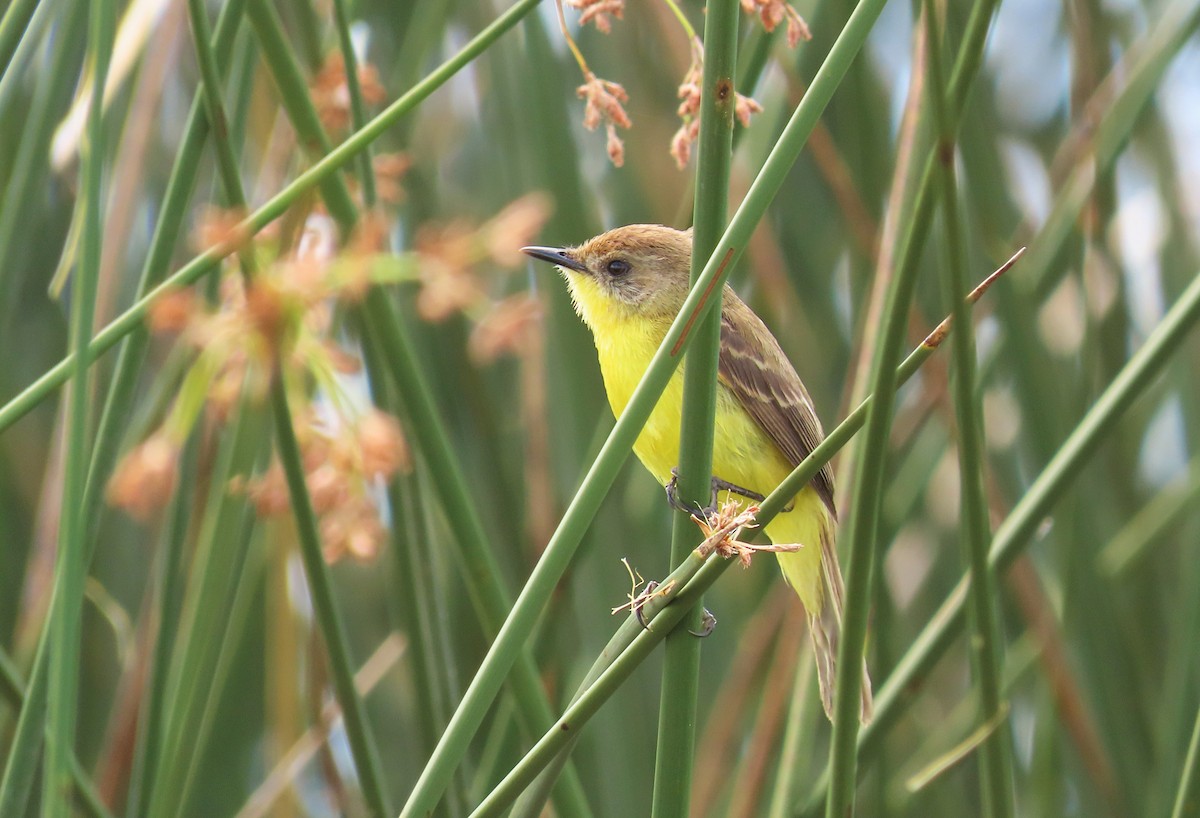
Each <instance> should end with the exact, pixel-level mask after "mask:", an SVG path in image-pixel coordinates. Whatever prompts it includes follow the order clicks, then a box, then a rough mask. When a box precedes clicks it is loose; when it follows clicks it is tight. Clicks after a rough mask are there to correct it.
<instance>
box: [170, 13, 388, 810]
mask: <svg viewBox="0 0 1200 818" xmlns="http://www.w3.org/2000/svg"><path fill="white" fill-rule="evenodd" d="M262 7H263V6H262V5H261V4H259V3H252V6H251V9H252V10H254V11H257V10H259V9H260V8H262ZM188 11H189V14H190V17H191V22H192V27H193V31H194V37H193V40H194V41H195V44H196V52H197V57H198V60H199V63H200V68H201V76H202V78H203V91H204V99H205V109H206V110H207V111H208V115H209V125H210V127H211V128H212V132H213V144H214V146H215V147H216V149H217V157H218V167H219V168H220V170H221V177H222V183H223V185H224V188H225V197H226V199H227V200H228V201H229V203H230V205H232V206H233V207H235V208H238V209H239V210H241V209H244V208H245V207H246V194H245V191H244V190H243V189H242V182H241V178H240V176H239V175H238V171H237V157H236V156H235V155H234V150H233V146H232V145H231V144H230V142H229V129H228V125H227V120H226V118H225V111H224V106H223V104H222V102H221V97H220V87H219V85H218V79H217V69H216V60H215V57H214V55H213V52H212V49H211V48H210V46H209V41H210V36H209V30H208V19H207V17H206V14H205V11H204V7H203V5H202V3H201V0H188ZM254 19H255V28H256V29H257V30H259V31H260V33H261V29H262V26H261V25H260V23H259V19H258V17H257V16H255V18H254ZM328 191H329V188H327V189H326V192H328ZM242 259H243V264H244V265H245V272H246V276H247V278H250V277H251V276H252V275H253V273H254V268H253V266H252V265H253V253H252V252H250V251H247V252H245V253H242ZM271 391H272V404H271V405H272V410H273V414H274V421H275V430H276V438H277V441H278V449H279V455H280V460H281V461H282V463H283V468H284V473H285V475H286V477H287V480H288V490H289V493H290V495H291V498H292V508H293V511H294V514H295V518H296V528H297V531H298V532H299V535H300V553H301V557H302V559H303V563H304V569H305V575H306V577H307V579H308V586H309V591H310V593H311V594H312V597H313V609H314V613H315V616H316V620H317V623H318V624H319V626H320V628H321V634H322V636H323V637H324V639H325V646H326V649H327V650H328V652H329V663H330V666H331V667H330V669H331V672H332V676H333V682H334V685H333V686H334V691H335V693H336V695H337V700H338V704H339V705H341V708H342V713H343V716H344V723H345V727H346V736H347V738H348V739H349V743H350V752H351V756H352V758H353V760H354V767H355V770H356V771H357V773H358V779H359V783H360V786H361V788H362V792H363V795H364V797H365V798H366V801H367V803H368V804H369V805H370V808H371V811H372V812H373V813H374V814H375V815H377V816H386V815H389V814H390V813H391V808H390V806H389V805H388V803H387V792H386V789H385V787H384V784H383V774H382V765H381V762H380V760H379V751H378V750H377V748H376V746H375V742H374V740H373V739H372V737H371V733H370V731H369V730H368V728H367V719H366V713H365V708H364V706H363V702H362V698H361V697H360V696H359V694H358V690H357V688H355V686H354V670H353V668H352V666H351V664H350V650H349V646H348V644H347V640H346V634H345V627H344V625H343V624H342V619H341V614H340V612H339V611H338V608H337V604H336V602H335V601H334V597H333V582H332V579H331V577H330V575H329V566H328V565H327V564H326V563H325V558H324V556H323V554H322V552H321V543H320V537H319V535H318V533H317V522H316V518H315V516H314V513H313V510H312V501H311V500H310V498H309V496H308V487H307V486H306V484H305V482H304V468H303V464H302V463H301V462H300V455H299V448H298V446H297V444H296V435H295V430H294V429H293V428H292V416H291V413H290V412H289V411H288V405H287V395H286V393H285V391H284V383H283V373H282V368H281V367H280V366H278V365H277V366H276V371H275V375H274V378H273V380H272V387H271Z"/></svg>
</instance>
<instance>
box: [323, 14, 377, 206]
mask: <svg viewBox="0 0 1200 818" xmlns="http://www.w3.org/2000/svg"><path fill="white" fill-rule="evenodd" d="M333 24H334V28H335V29H336V30H337V35H338V47H339V48H340V49H341V51H342V65H344V66H345V68H346V88H347V89H348V90H349V91H350V123H351V124H352V125H353V126H354V130H356V131H357V130H359V129H360V128H362V126H363V125H365V124H367V106H366V103H364V102H363V95H362V83H360V82H359V81H358V55H356V54H355V53H354V41H353V40H352V39H351V38H350V14H349V12H348V11H347V9H346V0H333ZM358 180H359V184H361V185H362V197H363V203H364V204H365V205H366V206H367V208H368V209H369V208H372V207H374V206H375V168H374V167H373V166H372V164H371V146H370V145H368V146H366V147H365V148H363V150H362V153H360V154H359V156H358Z"/></svg>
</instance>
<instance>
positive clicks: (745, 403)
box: [717, 291, 837, 518]
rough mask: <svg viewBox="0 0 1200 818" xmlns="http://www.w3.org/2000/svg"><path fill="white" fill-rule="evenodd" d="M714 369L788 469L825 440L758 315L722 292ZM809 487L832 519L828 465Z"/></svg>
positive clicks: (787, 363) (810, 406)
mask: <svg viewBox="0 0 1200 818" xmlns="http://www.w3.org/2000/svg"><path fill="white" fill-rule="evenodd" d="M717 371H718V375H719V377H720V379H721V381H722V383H724V384H725V386H726V387H727V388H728V389H729V390H730V391H731V392H733V394H734V395H735V396H736V397H737V399H738V402H739V403H741V405H742V408H743V409H745V410H746V412H747V413H749V415H750V417H752V418H754V422H755V423H757V424H758V425H759V427H760V428H762V430H763V431H764V432H766V433H767V436H768V437H770V438H771V441H772V442H773V443H774V444H775V445H776V446H777V447H778V448H779V451H781V452H782V453H783V455H784V457H786V458H787V461H788V462H789V463H790V464H791V465H792V467H793V468H795V467H796V466H797V465H799V463H800V462H801V461H802V460H804V458H806V457H808V455H809V454H810V453H811V452H812V450H813V449H814V448H816V446H817V444H818V443H820V442H821V441H822V440H823V439H824V437H825V433H824V432H823V431H822V430H821V422H820V420H818V419H817V413H816V410H815V409H814V408H813V404H812V398H810V397H809V396H808V390H806V389H805V388H804V384H803V383H802V382H801V381H800V376H799V375H797V374H796V370H795V369H794V368H793V367H792V364H791V362H790V361H789V360H788V359H787V356H786V355H784V354H783V350H782V349H780V347H779V343H778V342H777V341H776V340H775V337H774V336H773V335H771V333H770V331H769V330H767V328H766V326H765V325H764V324H763V322H762V321H761V320H760V319H759V317H758V316H757V315H755V314H754V312H753V311H752V310H751V309H750V308H749V307H747V306H746V305H745V304H744V303H742V301H741V300H740V299H738V298H737V296H736V295H734V294H733V293H732V292H731V291H726V294H725V305H724V308H723V309H722V311H721V354H720V360H719V363H718V370H717ZM810 485H811V486H812V487H813V488H814V489H815V490H816V492H817V495H818V496H819V497H820V498H821V500H822V501H824V503H825V505H826V507H827V508H828V509H829V512H830V514H832V515H834V517H835V518H836V516H837V509H836V508H835V507H834V503H833V471H832V469H830V468H829V464H828V463H826V464H825V465H824V466H822V467H821V470H820V471H819V472H817V474H816V476H815V477H813V479H812V483H811V484H810Z"/></svg>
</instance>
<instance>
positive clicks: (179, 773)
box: [143, 401, 268, 816]
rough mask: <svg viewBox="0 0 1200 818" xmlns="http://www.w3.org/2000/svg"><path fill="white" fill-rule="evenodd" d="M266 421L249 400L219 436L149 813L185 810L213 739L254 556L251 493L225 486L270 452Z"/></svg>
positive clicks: (168, 683)
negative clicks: (212, 720) (227, 645)
mask: <svg viewBox="0 0 1200 818" xmlns="http://www.w3.org/2000/svg"><path fill="white" fill-rule="evenodd" d="M265 424H266V417H265V412H264V411H262V410H261V409H259V408H257V407H254V406H252V405H250V404H249V403H248V402H246V401H243V403H242V404H241V405H240V406H238V407H237V408H236V410H235V414H234V420H233V421H232V422H231V423H228V424H227V425H226V427H225V429H224V434H223V435H222V436H221V438H220V447H219V449H218V452H217V455H216V458H215V465H214V466H213V468H212V471H211V477H210V479H209V485H208V497H207V501H206V505H205V509H204V513H203V516H202V518H201V521H200V524H199V528H198V534H197V536H196V538H195V542H196V549H195V553H194V555H193V556H192V558H191V564H190V566H189V567H190V571H189V573H188V585H187V590H186V592H185V594H184V598H183V607H182V609H181V611H180V615H179V627H178V628H177V629H176V630H175V632H174V633H172V634H171V635H170V638H171V639H172V643H173V644H172V651H171V665H170V668H169V671H168V674H167V678H166V680H165V691H166V692H165V697H164V702H165V703H164V705H163V708H162V717H163V724H162V730H161V734H160V742H161V744H160V747H161V752H160V753H159V754H158V756H157V757H156V759H155V765H154V767H155V769H154V776H153V777H152V778H150V779H148V780H147V785H148V786H149V788H150V790H151V791H150V793H149V796H148V804H149V807H148V808H147V810H146V811H145V812H144V813H143V814H144V815H149V816H167V815H177V814H179V812H180V810H182V809H183V805H182V804H181V803H180V801H179V799H180V796H181V794H182V791H183V788H184V783H185V781H186V779H187V773H188V768H189V766H190V764H191V763H192V758H193V756H195V755H197V754H198V753H200V752H201V751H202V750H203V748H204V746H205V744H206V743H207V741H208V735H207V734H205V733H204V731H203V730H202V729H201V728H202V726H203V724H204V721H203V717H204V708H205V705H206V702H207V695H208V691H209V689H210V687H211V686H212V682H213V680H214V679H215V678H216V670H215V669H216V667H217V665H218V662H219V653H220V648H221V645H222V644H223V643H224V642H225V641H226V639H225V636H226V634H227V633H228V632H229V619H230V609H231V606H232V602H233V600H234V598H235V596H236V592H237V587H238V577H239V575H240V573H241V571H242V567H243V566H244V565H245V564H246V561H247V549H248V547H249V537H248V531H247V525H248V521H249V520H250V519H251V515H252V514H253V513H254V512H253V510H252V509H250V508H249V507H248V500H247V499H246V498H245V497H244V496H241V495H232V494H230V493H229V492H228V491H227V490H226V487H227V486H228V485H229V481H230V480H232V479H234V478H235V477H238V476H241V477H243V478H245V477H248V476H249V475H250V474H252V473H253V471H254V470H255V468H256V466H257V465H258V464H260V463H261V461H262V460H263V459H264V455H265V454H266V451H267V447H266V446H265V445H264V444H265V442H266V440H267V434H268V430H267V429H266V428H265Z"/></svg>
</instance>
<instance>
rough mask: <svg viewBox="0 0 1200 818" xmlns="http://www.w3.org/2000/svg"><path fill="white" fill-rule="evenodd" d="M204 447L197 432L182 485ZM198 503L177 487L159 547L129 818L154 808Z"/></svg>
mask: <svg viewBox="0 0 1200 818" xmlns="http://www.w3.org/2000/svg"><path fill="white" fill-rule="evenodd" d="M199 449H200V444H199V440H198V436H196V435H193V436H192V439H191V440H190V441H188V443H187V445H186V446H185V447H184V450H183V455H182V456H181V457H180V463H179V474H180V475H181V477H182V479H181V480H180V484H181V485H187V483H188V482H189V481H188V477H187V476H190V475H193V474H195V472H196V467H197V463H198V460H199ZM194 502H195V498H194V497H193V492H191V491H188V490H185V489H180V490H177V491H176V492H175V497H174V498H172V500H171V507H170V512H169V514H168V517H167V519H168V523H167V525H166V527H165V533H164V535H163V539H162V544H161V547H160V548H159V551H158V559H159V560H160V562H161V565H160V567H159V576H158V580H157V582H156V583H155V585H156V587H157V589H158V590H157V597H158V615H157V620H158V621H157V623H156V625H157V627H156V630H157V633H156V634H155V636H154V647H153V651H154V653H153V655H152V658H151V660H150V664H149V668H148V670H147V679H146V694H145V698H144V699H143V700H142V706H141V708H140V710H139V713H138V734H137V740H136V743H135V744H134V750H133V760H132V762H131V763H130V774H129V788H128V790H127V792H126V795H125V803H126V805H127V808H126V814H127V815H128V816H129V818H137V817H138V816H141V815H146V814H147V812H148V810H149V808H150V790H151V787H150V782H152V781H153V780H154V776H155V774H156V769H157V766H158V763H159V748H160V747H161V745H162V739H163V736H162V732H163V725H164V724H165V722H166V715H165V714H164V713H163V703H164V702H165V701H166V694H167V691H166V688H167V674H168V672H169V671H170V667H171V647H172V644H173V641H172V637H173V635H174V634H175V632H176V628H177V626H178V624H179V613H180V607H181V605H182V600H183V591H184V582H183V558H184V548H185V545H186V539H187V532H188V527H189V520H190V518H191V516H192V514H193V513H194V512H195V506H194Z"/></svg>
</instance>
